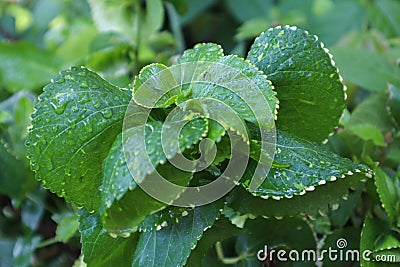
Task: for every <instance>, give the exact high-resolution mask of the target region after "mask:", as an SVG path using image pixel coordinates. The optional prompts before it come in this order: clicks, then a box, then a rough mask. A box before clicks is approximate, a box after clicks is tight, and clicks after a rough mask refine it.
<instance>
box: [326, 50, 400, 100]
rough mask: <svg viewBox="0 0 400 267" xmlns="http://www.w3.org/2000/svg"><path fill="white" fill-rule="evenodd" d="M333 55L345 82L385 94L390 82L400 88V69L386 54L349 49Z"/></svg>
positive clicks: (336, 51)
mask: <svg viewBox="0 0 400 267" xmlns="http://www.w3.org/2000/svg"><path fill="white" fill-rule="evenodd" d="M332 53H333V54H334V55H335V60H336V62H337V65H338V67H339V69H340V71H341V73H342V75H343V77H344V78H345V80H348V81H350V82H352V83H354V84H357V85H359V86H361V87H363V88H365V89H368V90H370V91H373V92H383V91H384V90H385V89H386V88H387V83H388V82H389V83H392V84H395V85H397V86H400V69H399V68H398V67H397V66H395V65H394V64H393V63H391V58H389V57H388V56H386V55H384V54H379V53H378V52H373V51H368V50H361V49H355V48H349V47H337V48H335V49H333V50H332Z"/></svg>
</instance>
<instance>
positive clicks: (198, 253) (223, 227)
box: [186, 217, 243, 267]
mask: <svg viewBox="0 0 400 267" xmlns="http://www.w3.org/2000/svg"><path fill="white" fill-rule="evenodd" d="M241 233H243V230H242V229H239V228H237V227H236V226H235V225H233V224H232V223H231V222H230V221H229V220H228V219H227V218H225V217H221V218H220V219H219V220H217V221H216V222H215V224H214V225H213V226H212V227H211V229H209V230H207V231H205V232H204V234H203V236H202V238H201V239H200V240H199V242H198V243H197V246H196V247H195V248H194V249H193V250H192V252H191V253H190V256H189V258H188V260H187V263H186V266H191V267H202V266H204V265H203V264H204V263H203V262H202V260H203V258H204V256H205V255H206V254H207V251H209V250H210V249H211V248H212V246H213V245H215V243H217V242H223V241H224V240H226V239H228V238H231V237H234V236H237V235H239V234H241Z"/></svg>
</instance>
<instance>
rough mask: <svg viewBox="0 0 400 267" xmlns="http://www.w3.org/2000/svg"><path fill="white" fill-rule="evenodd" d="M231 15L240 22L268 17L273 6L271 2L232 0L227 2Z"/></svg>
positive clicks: (268, 0)
mask: <svg viewBox="0 0 400 267" xmlns="http://www.w3.org/2000/svg"><path fill="white" fill-rule="evenodd" d="M226 4H227V7H228V8H229V10H230V11H231V13H232V14H233V15H234V16H235V18H236V19H237V20H239V21H240V22H245V21H248V20H250V19H252V18H256V17H267V16H268V15H269V12H270V11H271V8H272V6H273V1H271V0H248V1H241V0H230V1H226Z"/></svg>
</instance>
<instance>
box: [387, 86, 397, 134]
mask: <svg viewBox="0 0 400 267" xmlns="http://www.w3.org/2000/svg"><path fill="white" fill-rule="evenodd" d="M388 90H389V97H388V105H387V111H388V113H389V116H390V117H391V119H392V122H393V124H394V125H395V126H397V128H400V87H394V86H389V89H388Z"/></svg>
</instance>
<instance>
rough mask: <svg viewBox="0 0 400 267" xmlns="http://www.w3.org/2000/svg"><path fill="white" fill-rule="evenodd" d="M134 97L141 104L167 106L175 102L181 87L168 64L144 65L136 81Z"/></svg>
mask: <svg viewBox="0 0 400 267" xmlns="http://www.w3.org/2000/svg"><path fill="white" fill-rule="evenodd" d="M133 87H134V94H133V99H134V100H135V102H136V103H137V104H139V105H141V106H145V107H149V108H165V107H167V106H169V105H171V104H172V103H174V101H175V98H176V97H177V95H178V94H179V93H180V88H179V87H178V84H177V82H176V80H175V77H174V76H173V75H172V73H171V71H170V70H169V69H168V67H167V66H165V65H162V64H150V65H147V66H146V67H144V68H143V69H142V70H141V71H140V73H139V75H138V76H136V78H135V82H134V85H133Z"/></svg>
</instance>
